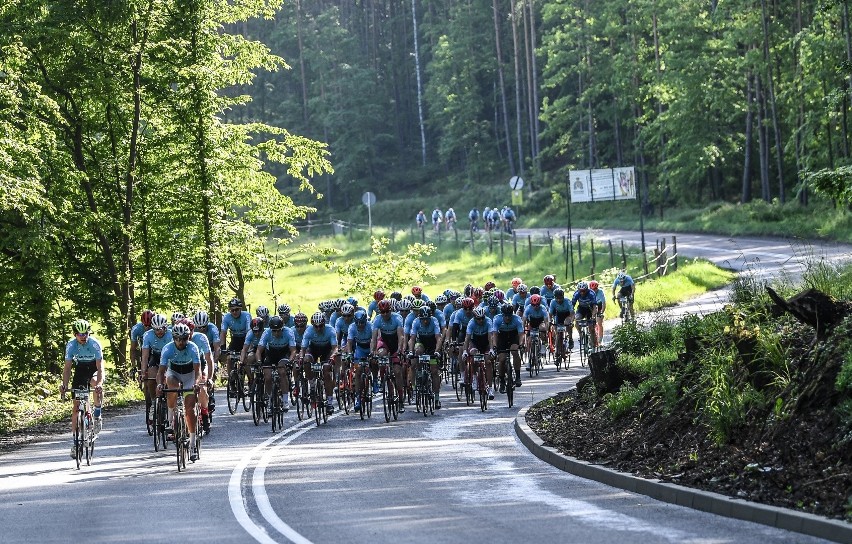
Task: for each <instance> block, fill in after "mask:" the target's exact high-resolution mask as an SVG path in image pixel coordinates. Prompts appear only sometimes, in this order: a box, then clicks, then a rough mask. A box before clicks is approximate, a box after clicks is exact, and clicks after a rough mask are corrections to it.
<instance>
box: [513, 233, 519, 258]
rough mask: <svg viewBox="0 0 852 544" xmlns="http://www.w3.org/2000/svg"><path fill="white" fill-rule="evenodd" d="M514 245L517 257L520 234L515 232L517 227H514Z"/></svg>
mask: <svg viewBox="0 0 852 544" xmlns="http://www.w3.org/2000/svg"><path fill="white" fill-rule="evenodd" d="M512 246H513V247H514V249H515V257H517V256H518V235H517V233H516V232H515V229H512Z"/></svg>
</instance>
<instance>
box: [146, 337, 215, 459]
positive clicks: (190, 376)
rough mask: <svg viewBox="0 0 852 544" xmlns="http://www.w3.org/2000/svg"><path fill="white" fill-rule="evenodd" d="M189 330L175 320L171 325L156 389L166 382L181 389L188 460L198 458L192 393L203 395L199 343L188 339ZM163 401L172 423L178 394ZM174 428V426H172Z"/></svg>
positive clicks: (169, 420) (194, 398)
mask: <svg viewBox="0 0 852 544" xmlns="http://www.w3.org/2000/svg"><path fill="white" fill-rule="evenodd" d="M189 336H190V330H189V327H187V326H186V324H184V323H177V324H175V326H174V327H172V341H171V342H169V343H168V344H166V346H165V347H164V348H163V352H162V354H161V362H162V364H161V365H160V367H159V370H158V372H157V390H158V391H159V390H161V389H163V386H164V385H166V386H167V387H168V388H169V389H178V388H183V389H185V390H186V391H184V393H183V394H184V397H185V401H184V402H185V405H184V408H185V409H186V412H185V414H184V417H185V418H186V427H187V429H188V430H189V459H190V460H191V461H197V460H198V452H197V451H196V450H195V436H196V428H195V402H196V396H195V395H193V392H194V391H195V390H196V388H197V389H198V396H199V397H201V396H206V389H205V388H204V387H202V386H203V385H204V381H203V379H202V375H201V357H200V353H199V351H198V346H196V345H195V344H194V343H192V342H190V341H189ZM166 404H167V406H168V407H169V417H168V422H169V424H170V425H173V421H174V417H175V406H176V405H177V393H169V394H168V395H166ZM172 428H174V427H172Z"/></svg>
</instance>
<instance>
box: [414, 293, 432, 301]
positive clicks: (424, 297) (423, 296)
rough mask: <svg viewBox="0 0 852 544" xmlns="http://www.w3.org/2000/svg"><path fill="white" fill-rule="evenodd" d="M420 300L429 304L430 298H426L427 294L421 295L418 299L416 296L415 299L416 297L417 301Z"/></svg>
mask: <svg viewBox="0 0 852 544" xmlns="http://www.w3.org/2000/svg"><path fill="white" fill-rule="evenodd" d="M418 298H419V299H420V300H422V301H423V302H429V297H428V296H426V293H420V296H419V297H418V296H415V297H414V299H415V300H416V299H418Z"/></svg>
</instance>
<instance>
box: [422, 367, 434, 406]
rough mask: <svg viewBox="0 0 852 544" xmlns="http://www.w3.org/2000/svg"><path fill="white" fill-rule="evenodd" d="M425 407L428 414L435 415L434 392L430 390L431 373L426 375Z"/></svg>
mask: <svg viewBox="0 0 852 544" xmlns="http://www.w3.org/2000/svg"><path fill="white" fill-rule="evenodd" d="M426 408H428V409H429V415H430V416H432V415H435V392H434V391H433V390H432V375H431V374H427V375H426ZM423 415H426V414H425V411H424V414H423Z"/></svg>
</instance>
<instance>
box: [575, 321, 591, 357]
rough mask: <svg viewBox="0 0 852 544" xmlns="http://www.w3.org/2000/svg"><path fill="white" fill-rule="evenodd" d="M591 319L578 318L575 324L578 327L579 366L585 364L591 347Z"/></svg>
mask: <svg viewBox="0 0 852 544" xmlns="http://www.w3.org/2000/svg"><path fill="white" fill-rule="evenodd" d="M590 324H591V321H590V320H588V319H578V320H577V326H578V327H579V328H580V331H579V333H578V336H579V337H580V338H579V341H580V366H586V360H587V359H588V358H589V353H591V347H590V346H589V330H588V329H589V325H590Z"/></svg>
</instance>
